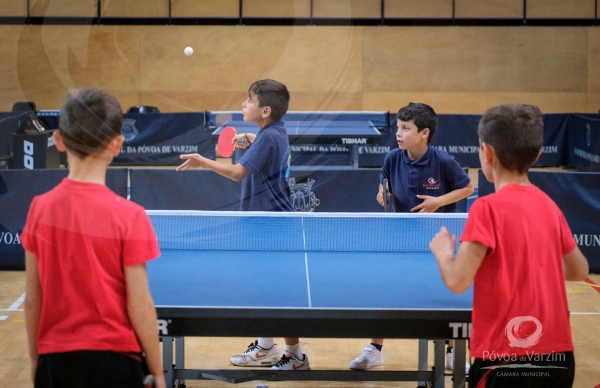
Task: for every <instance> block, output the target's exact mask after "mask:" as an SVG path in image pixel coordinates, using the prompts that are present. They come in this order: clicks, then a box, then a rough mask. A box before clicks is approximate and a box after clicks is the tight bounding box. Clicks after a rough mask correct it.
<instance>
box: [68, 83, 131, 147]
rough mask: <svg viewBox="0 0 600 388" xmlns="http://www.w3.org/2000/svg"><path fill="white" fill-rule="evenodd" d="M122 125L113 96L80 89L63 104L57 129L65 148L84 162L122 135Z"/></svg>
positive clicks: (107, 93)
mask: <svg viewBox="0 0 600 388" xmlns="http://www.w3.org/2000/svg"><path fill="white" fill-rule="evenodd" d="M122 123H123V110H122V109H121V105H120V104H119V101H118V100H117V98H116V97H115V96H114V95H113V94H112V93H110V92H107V91H105V90H101V89H98V88H82V89H76V90H73V91H71V92H70V93H69V95H68V96H67V99H66V100H65V102H64V103H63V106H62V108H61V110H60V121H59V130H60V134H61V137H62V140H63V142H64V143H65V146H66V147H67V148H68V149H69V150H70V151H72V152H74V153H75V154H76V155H77V156H79V157H80V158H82V159H83V158H85V157H87V156H88V155H90V154H95V153H98V152H99V151H101V150H103V149H105V148H106V147H107V146H108V144H109V143H110V141H111V140H113V139H114V138H115V137H117V136H119V135H120V134H121V127H122Z"/></svg>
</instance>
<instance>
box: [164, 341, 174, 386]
mask: <svg viewBox="0 0 600 388" xmlns="http://www.w3.org/2000/svg"><path fill="white" fill-rule="evenodd" d="M162 346H163V373H164V374H165V380H166V382H167V387H174V386H175V381H174V380H173V377H174V376H173V337H170V336H169V337H162Z"/></svg>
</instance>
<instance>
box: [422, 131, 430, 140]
mask: <svg viewBox="0 0 600 388" xmlns="http://www.w3.org/2000/svg"><path fill="white" fill-rule="evenodd" d="M429 132H430V130H429V128H424V129H423V130H422V131H421V138H423V139H429Z"/></svg>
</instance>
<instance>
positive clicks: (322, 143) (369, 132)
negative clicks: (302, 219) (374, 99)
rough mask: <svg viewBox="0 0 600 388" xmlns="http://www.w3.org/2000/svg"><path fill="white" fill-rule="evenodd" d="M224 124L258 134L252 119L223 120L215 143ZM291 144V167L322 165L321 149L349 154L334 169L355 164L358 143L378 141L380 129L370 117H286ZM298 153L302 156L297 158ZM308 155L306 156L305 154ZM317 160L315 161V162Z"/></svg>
mask: <svg viewBox="0 0 600 388" xmlns="http://www.w3.org/2000/svg"><path fill="white" fill-rule="evenodd" d="M225 127H234V128H235V129H236V131H237V133H244V132H250V133H254V134H257V133H258V131H259V129H258V127H257V126H256V124H254V123H247V122H245V121H241V120H230V121H226V122H225V123H224V124H222V125H221V126H220V127H218V128H217V129H216V130H215V131H214V132H213V134H212V136H213V141H214V143H215V144H216V143H217V139H218V137H219V135H220V134H221V131H222V130H223V129H224V128H225ZM285 128H286V130H287V133H288V137H289V142H290V148H291V150H292V158H293V159H294V158H295V159H296V161H298V160H299V162H295V161H294V160H292V168H296V166H298V165H299V164H302V169H310V168H314V169H322V168H323V165H322V163H320V162H319V160H318V155H319V154H323V153H329V154H345V155H349V158H347V159H345V160H338V161H337V163H338V164H337V165H336V169H356V168H358V155H359V147H360V146H362V145H369V144H370V145H373V144H379V141H380V138H381V132H379V130H378V129H377V128H376V127H375V125H373V123H372V122H371V121H369V120H356V121H345V120H340V121H336V120H322V119H318V120H304V121H285ZM299 154H304V156H305V157H302V158H301V159H300V157H299ZM241 155H242V150H237V151H236V152H235V153H234V155H233V156H232V162H233V163H237V161H238V160H239V158H240V157H241ZM307 155H308V157H306V156H307ZM315 164H317V165H315Z"/></svg>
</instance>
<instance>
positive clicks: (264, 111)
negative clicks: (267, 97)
mask: <svg viewBox="0 0 600 388" xmlns="http://www.w3.org/2000/svg"><path fill="white" fill-rule="evenodd" d="M269 116H271V107H270V106H265V107H263V108H262V118H263V119H266V118H267V117H269Z"/></svg>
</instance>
